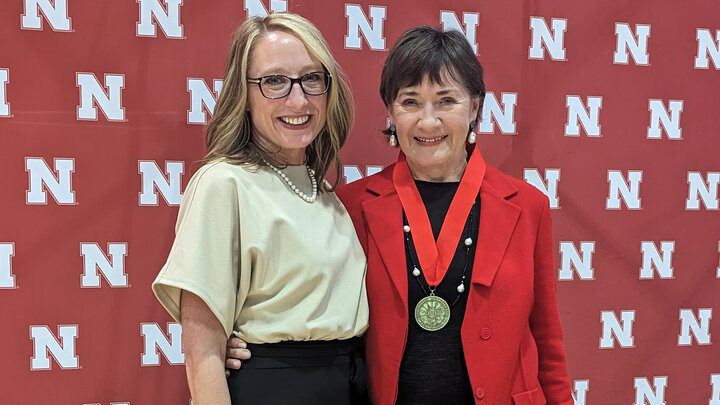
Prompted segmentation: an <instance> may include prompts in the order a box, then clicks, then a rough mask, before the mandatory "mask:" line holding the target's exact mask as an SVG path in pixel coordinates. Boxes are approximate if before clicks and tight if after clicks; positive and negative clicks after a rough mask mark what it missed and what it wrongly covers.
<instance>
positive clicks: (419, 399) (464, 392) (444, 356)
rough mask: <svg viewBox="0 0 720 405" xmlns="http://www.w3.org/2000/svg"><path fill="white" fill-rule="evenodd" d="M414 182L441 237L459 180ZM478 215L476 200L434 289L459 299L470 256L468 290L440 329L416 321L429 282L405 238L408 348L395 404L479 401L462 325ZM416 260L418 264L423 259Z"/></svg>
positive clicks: (446, 297)
mask: <svg viewBox="0 0 720 405" xmlns="http://www.w3.org/2000/svg"><path fill="white" fill-rule="evenodd" d="M415 184H416V185H417V188H418V191H419V192H420V196H421V197H422V200H423V202H424V203H425V208H426V209H427V213H428V217H429V219H430V224H431V226H432V230H433V235H434V236H435V239H437V237H438V234H439V233H440V229H441V227H442V222H443V220H444V219H445V214H446V213H447V211H448V208H449V207H450V203H451V201H452V198H453V196H454V195H455V192H456V191H457V188H458V186H459V184H460V183H457V182H456V183H431V182H424V181H419V180H416V181H415ZM479 214H480V201H479V200H476V202H475V205H474V206H473V208H472V210H471V212H470V218H469V220H467V221H466V223H465V229H464V230H463V233H462V235H461V237H460V239H459V240H458V247H457V250H456V251H455V255H454V257H453V260H452V263H451V264H450V268H449V269H448V272H447V273H446V274H445V277H444V278H443V280H442V281H441V283H440V285H439V286H438V287H437V289H436V290H435V294H436V295H438V296H440V297H441V298H443V299H444V300H445V301H447V303H448V304H450V305H452V303H453V301H455V300H456V298H458V291H457V286H458V284H460V280H461V279H462V274H463V269H464V268H465V267H466V265H465V261H466V260H468V263H467V268H466V270H465V281H464V285H465V292H464V293H462V294H460V296H459V298H458V299H457V302H456V303H455V305H453V306H452V307H451V308H450V321H449V322H448V324H447V325H445V326H444V327H443V328H442V329H440V330H438V331H435V332H429V331H426V330H424V329H422V328H421V327H420V326H419V325H418V324H417V322H416V321H415V317H414V313H415V306H416V305H417V303H418V301H420V300H421V299H422V298H424V297H426V296H427V295H428V294H427V291H428V286H427V282H426V281H425V279H424V277H423V276H422V275H421V276H420V277H418V278H419V280H418V279H417V278H416V277H415V276H413V274H412V271H413V267H414V265H415V264H417V263H418V261H417V255H416V253H415V247H414V245H413V243H412V239H410V241H409V243H406V251H405V256H406V261H407V268H408V272H407V274H408V311H409V315H410V325H409V329H408V336H407V343H406V346H405V352H404V353H403V358H402V363H401V365H400V378H399V387H398V398H397V402H396V403H397V404H401V405H405V404H407V405H410V404H423V405H433V404H438V405H440V404H442V405H446V404H474V403H475V401H474V398H473V395H472V388H471V385H470V380H469V378H468V373H467V367H466V365H465V358H464V356H463V349H462V343H461V340H460V328H461V326H462V319H463V316H464V315H465V308H466V306H467V297H468V292H469V291H470V279H471V274H472V264H473V257H474V256H475V245H476V244H475V243H473V244H472V245H471V247H470V251H469V254H466V248H465V244H464V241H465V238H466V237H468V236H470V237H471V238H472V239H473V241H475V240H476V239H477V229H478V221H479V217H480V215H479ZM469 232H470V233H469ZM411 255H412V256H411ZM413 262H414V263H415V264H414V263H413ZM417 265H418V268H420V266H419V264H417ZM418 281H420V283H418ZM421 284H422V287H421ZM423 288H424V291H423Z"/></svg>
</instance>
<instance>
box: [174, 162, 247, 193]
mask: <svg viewBox="0 0 720 405" xmlns="http://www.w3.org/2000/svg"><path fill="white" fill-rule="evenodd" d="M257 172H258V170H257V169H256V168H253V167H252V166H247V165H237V164H232V163H228V162H224V161H214V162H209V163H206V164H204V165H203V166H202V167H200V168H199V169H198V171H197V172H195V174H193V176H192V178H191V179H190V183H189V184H188V188H190V187H192V186H194V187H200V188H204V187H219V186H222V185H225V186H230V185H237V184H238V183H241V182H244V181H248V180H250V179H252V177H253V174H257Z"/></svg>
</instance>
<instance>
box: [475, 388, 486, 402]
mask: <svg viewBox="0 0 720 405" xmlns="http://www.w3.org/2000/svg"><path fill="white" fill-rule="evenodd" d="M475 396H476V397H478V399H483V397H485V390H484V389H482V387H477V388H475Z"/></svg>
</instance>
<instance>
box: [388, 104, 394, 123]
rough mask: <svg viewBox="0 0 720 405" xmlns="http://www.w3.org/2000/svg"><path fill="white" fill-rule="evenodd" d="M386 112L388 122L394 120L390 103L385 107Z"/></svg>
mask: <svg viewBox="0 0 720 405" xmlns="http://www.w3.org/2000/svg"><path fill="white" fill-rule="evenodd" d="M387 114H388V121H389V122H388V124H389V123H391V122H395V116H394V115H393V110H392V105H389V106H388V107H387Z"/></svg>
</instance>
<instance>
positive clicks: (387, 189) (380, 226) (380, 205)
mask: <svg viewBox="0 0 720 405" xmlns="http://www.w3.org/2000/svg"><path fill="white" fill-rule="evenodd" d="M389 172H390V173H392V170H389ZM368 190H370V191H372V192H374V193H378V194H379V195H378V197H376V198H373V199H368V200H366V201H364V202H363V203H362V207H363V214H364V215H365V221H366V223H367V226H368V233H369V234H370V237H371V238H372V239H373V240H374V241H375V244H376V246H377V250H378V253H379V254H380V257H381V258H382V261H383V263H384V266H383V267H384V268H385V271H387V272H388V275H389V276H390V279H391V280H392V282H393V285H394V286H395V288H396V289H397V292H398V294H399V295H400V297H402V300H403V302H405V303H406V304H407V300H408V297H407V263H406V262H405V244H404V240H403V231H402V228H403V223H402V205H401V203H400V198H398V195H397V193H396V192H395V187H394V186H393V184H392V180H391V178H390V179H388V178H385V177H381V176H378V178H377V179H376V180H375V181H373V182H371V183H369V184H368Z"/></svg>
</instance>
